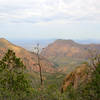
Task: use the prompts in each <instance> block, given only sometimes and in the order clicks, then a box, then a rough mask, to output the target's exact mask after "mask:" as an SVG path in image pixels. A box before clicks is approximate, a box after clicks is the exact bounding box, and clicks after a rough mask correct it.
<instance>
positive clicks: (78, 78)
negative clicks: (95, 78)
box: [61, 64, 90, 92]
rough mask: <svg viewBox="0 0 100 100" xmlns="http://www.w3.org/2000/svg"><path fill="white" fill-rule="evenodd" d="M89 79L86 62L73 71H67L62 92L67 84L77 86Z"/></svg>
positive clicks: (65, 89)
mask: <svg viewBox="0 0 100 100" xmlns="http://www.w3.org/2000/svg"><path fill="white" fill-rule="evenodd" d="M89 79H90V72H89V67H88V65H86V64H83V65H81V66H80V67H78V68H76V69H75V71H73V72H71V73H69V74H68V75H67V76H66V78H65V79H64V81H63V85H62V89H61V90H62V92H64V91H67V88H68V87H69V86H72V87H73V88H77V87H78V86H79V85H80V84H84V83H86V82H88V80H89Z"/></svg>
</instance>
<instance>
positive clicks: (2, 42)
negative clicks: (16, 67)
mask: <svg viewBox="0 0 100 100" xmlns="http://www.w3.org/2000/svg"><path fill="white" fill-rule="evenodd" d="M8 49H11V50H13V51H14V52H15V53H16V56H17V57H20V58H21V59H22V60H23V62H24V64H25V65H26V67H27V69H28V70H30V71H36V72H38V71H39V68H38V66H35V65H34V64H36V63H37V56H36V54H35V53H32V52H29V51H27V50H25V49H24V48H22V47H20V46H16V45H14V44H12V43H11V42H9V41H8V40H6V39H4V38H0V58H2V57H3V55H4V54H5V52H7V50H8ZM41 64H42V70H43V71H44V72H50V73H52V72H54V71H55V69H54V68H53V67H52V66H53V64H52V63H50V62H49V61H48V60H46V59H44V58H43V57H42V56H41Z"/></svg>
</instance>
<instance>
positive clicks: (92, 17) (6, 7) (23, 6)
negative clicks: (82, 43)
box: [0, 0, 100, 23]
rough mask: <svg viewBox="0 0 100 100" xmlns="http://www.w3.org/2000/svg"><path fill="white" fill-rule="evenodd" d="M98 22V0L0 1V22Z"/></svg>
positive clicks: (99, 7) (99, 14)
mask: <svg viewBox="0 0 100 100" xmlns="http://www.w3.org/2000/svg"><path fill="white" fill-rule="evenodd" d="M5 20H6V21H7V22H20V23H23V22H31V23H34V22H35V23H37V22H38V23H39V22H47V21H55V20H56V21H64V22H69V21H70V22H81V21H89V22H93V21H96V22H98V21H100V1H99V0H0V21H2V22H3V21H4V22H5Z"/></svg>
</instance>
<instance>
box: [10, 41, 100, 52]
mask: <svg viewBox="0 0 100 100" xmlns="http://www.w3.org/2000/svg"><path fill="white" fill-rule="evenodd" d="M9 40H10V41H11V42H12V43H14V44H16V45H19V46H21V47H23V48H25V49H27V50H29V51H32V50H33V47H34V46H35V45H36V44H37V43H39V44H40V47H41V48H44V47H46V46H47V45H49V44H50V43H52V42H54V41H56V40H57V39H9ZM74 41H75V42H77V43H79V44H91V43H95V44H99V43H100V40H95V39H84V40H79V39H74Z"/></svg>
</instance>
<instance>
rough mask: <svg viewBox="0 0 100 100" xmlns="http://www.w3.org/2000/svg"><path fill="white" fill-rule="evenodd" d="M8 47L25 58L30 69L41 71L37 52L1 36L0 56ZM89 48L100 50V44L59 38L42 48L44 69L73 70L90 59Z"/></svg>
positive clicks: (54, 70)
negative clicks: (80, 42) (37, 64)
mask: <svg viewBox="0 0 100 100" xmlns="http://www.w3.org/2000/svg"><path fill="white" fill-rule="evenodd" d="M53 41H54V40H51V41H49V42H50V43H51V42H53ZM49 42H48V43H47V44H49ZM23 43H24V42H23ZM25 43H26V42H25ZM47 44H46V45H47ZM8 49H12V50H13V51H14V52H15V53H16V55H17V56H18V57H20V58H21V59H22V60H23V62H24V64H25V65H26V67H27V69H28V70H31V71H37V72H38V71H39V69H38V66H34V64H36V63H37V56H36V54H35V53H33V52H30V51H28V50H26V49H24V48H22V47H20V46H16V45H14V44H12V43H11V42H9V41H8V40H6V39H4V38H0V58H2V56H3V55H4V54H5V53H6V52H7V50H8ZM89 50H97V51H100V44H79V43H77V42H74V41H73V40H62V39H58V40H56V41H54V42H53V43H51V44H49V45H48V46H47V47H46V48H44V49H43V50H42V52H41V64H42V66H43V68H42V70H43V71H44V72H50V73H53V72H59V71H63V72H66V71H72V70H73V69H74V68H75V67H77V66H78V65H80V64H81V63H83V62H84V61H86V60H87V59H88V56H89ZM54 67H55V68H56V69H55V68H54Z"/></svg>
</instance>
